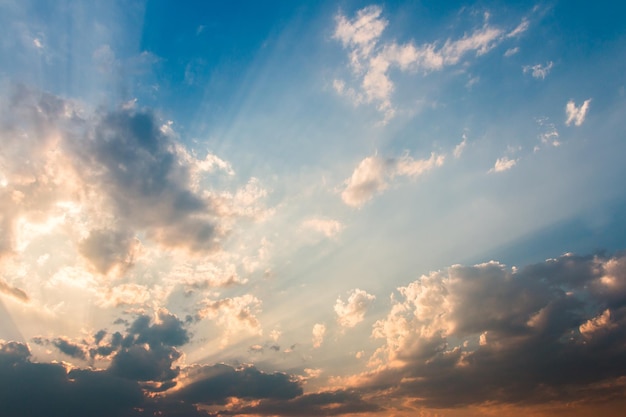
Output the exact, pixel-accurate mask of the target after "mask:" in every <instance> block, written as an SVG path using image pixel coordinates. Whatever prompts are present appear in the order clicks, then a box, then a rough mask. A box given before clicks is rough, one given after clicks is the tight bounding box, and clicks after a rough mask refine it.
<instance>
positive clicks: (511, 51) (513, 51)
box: [504, 46, 519, 58]
mask: <svg viewBox="0 0 626 417" xmlns="http://www.w3.org/2000/svg"><path fill="white" fill-rule="evenodd" d="M518 52H519V47H518V46H516V47H515V48H509V49H507V50H506V52H505V53H504V56H505V57H507V58H508V57H510V56H513V55H515V54H516V53H518Z"/></svg>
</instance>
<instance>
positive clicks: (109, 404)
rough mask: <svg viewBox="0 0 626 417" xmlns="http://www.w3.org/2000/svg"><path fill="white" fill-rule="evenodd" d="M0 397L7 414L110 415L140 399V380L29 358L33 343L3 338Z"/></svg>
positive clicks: (49, 416) (33, 416) (46, 416)
mask: <svg viewBox="0 0 626 417" xmlns="http://www.w3.org/2000/svg"><path fill="white" fill-rule="evenodd" d="M0 385H2V387H3V389H2V390H1V391H0V403H1V404H2V413H3V415H6V416H7V417H18V416H31V417H62V416H72V415H73V416H79V415H89V416H96V417H98V416H102V417H106V416H112V415H122V413H124V412H127V411H130V410H132V408H133V407H138V406H140V405H142V403H143V401H144V397H143V394H142V392H141V389H140V387H139V385H138V384H137V383H136V382H133V381H129V380H127V379H123V378H119V377H115V376H113V375H111V374H110V373H108V372H106V371H91V370H80V369H67V368H66V367H65V366H64V365H62V364H59V363H37V362H31V360H30V349H29V348H28V346H27V345H25V344H22V343H18V342H0Z"/></svg>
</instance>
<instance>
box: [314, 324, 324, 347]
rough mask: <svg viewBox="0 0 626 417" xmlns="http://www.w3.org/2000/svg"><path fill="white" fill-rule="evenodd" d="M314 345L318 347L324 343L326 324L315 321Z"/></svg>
mask: <svg viewBox="0 0 626 417" xmlns="http://www.w3.org/2000/svg"><path fill="white" fill-rule="evenodd" d="M311 333H312V334H313V347H314V348H318V347H320V346H322V343H324V336H326V325H325V324H323V323H315V325H314V326H313V330H312V332H311Z"/></svg>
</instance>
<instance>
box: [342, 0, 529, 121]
mask: <svg viewBox="0 0 626 417" xmlns="http://www.w3.org/2000/svg"><path fill="white" fill-rule="evenodd" d="M381 15H382V8H381V7H379V6H369V7H366V8H364V9H361V10H359V11H358V12H357V13H356V16H355V17H354V18H352V19H349V18H347V17H346V16H344V15H342V14H339V15H338V16H337V17H336V22H337V24H336V27H335V33H334V37H335V39H337V40H339V41H340V42H341V43H342V44H343V46H344V48H346V49H348V51H349V54H348V55H349V59H350V67H351V69H352V71H353V73H354V76H355V77H356V79H357V80H359V81H360V92H357V91H356V90H355V89H352V88H346V87H345V82H344V81H340V80H335V81H334V87H335V90H336V91H337V92H338V93H340V94H345V95H347V96H349V97H350V98H351V99H352V100H353V101H354V102H355V104H360V103H375V104H376V105H377V108H378V110H379V111H381V112H382V113H383V114H384V119H383V122H386V121H388V120H390V119H391V118H393V117H394V114H395V108H394V106H393V105H392V102H391V97H392V93H393V91H394V82H393V81H392V80H391V78H390V76H389V71H390V70H391V69H392V68H397V69H399V70H400V71H412V72H416V71H419V72H423V73H427V72H431V71H437V70H441V69H443V68H444V67H446V66H451V65H456V64H458V63H459V62H460V61H461V59H462V58H463V57H465V56H466V55H468V54H469V53H472V52H473V53H475V55H476V56H481V55H484V54H486V53H487V52H489V51H490V50H491V49H493V48H495V47H496V46H497V45H498V44H500V43H501V42H502V41H503V40H504V39H506V38H507V37H511V36H517V35H519V34H521V33H522V32H524V31H525V30H526V29H527V28H528V22H527V21H524V22H522V23H521V24H520V25H519V26H518V27H517V28H516V29H514V30H513V31H512V32H510V33H509V34H506V33H505V31H504V30H502V29H500V28H497V27H494V26H491V25H490V24H489V23H488V22H487V21H485V23H484V25H483V26H482V27H480V28H477V29H475V30H474V31H472V32H471V33H467V34H465V35H463V37H461V38H459V39H455V40H452V39H447V40H445V42H442V41H435V42H432V43H424V44H421V45H415V43H414V42H413V41H410V42H407V43H403V44H399V43H397V42H395V41H383V40H382V33H383V31H384V30H385V28H386V27H387V25H388V23H389V22H388V21H387V20H385V19H384V18H382V17H381Z"/></svg>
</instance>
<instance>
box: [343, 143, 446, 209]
mask: <svg viewBox="0 0 626 417" xmlns="http://www.w3.org/2000/svg"><path fill="white" fill-rule="evenodd" d="M443 162H444V156H443V155H436V154H435V153H432V154H431V155H430V158H428V159H418V160H415V159H413V158H412V157H410V156H409V155H403V156H401V157H400V158H388V159H383V158H381V157H379V156H378V155H374V156H369V157H367V158H365V159H363V160H362V161H361V162H360V163H359V165H358V166H357V167H356V169H355V170H354V172H353V173H352V176H351V177H350V178H348V179H347V180H346V182H345V183H346V188H345V189H344V191H343V192H342V193H341V198H342V199H343V201H344V203H346V204H347V205H349V206H353V207H360V206H362V205H363V204H364V203H365V202H367V201H368V200H370V199H371V198H372V197H373V196H374V195H376V194H378V193H380V192H382V191H383V190H385V189H386V188H387V186H388V184H387V181H388V180H390V179H393V178H394V177H396V176H407V177H410V178H417V177H419V176H421V175H423V174H425V173H426V172H428V171H430V170H432V169H434V168H436V167H440V166H441V165H443Z"/></svg>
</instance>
